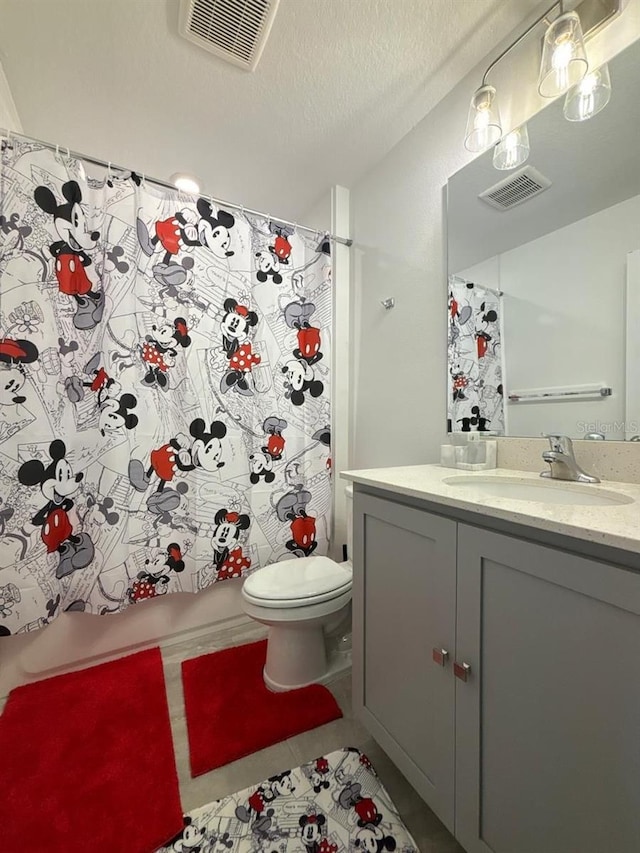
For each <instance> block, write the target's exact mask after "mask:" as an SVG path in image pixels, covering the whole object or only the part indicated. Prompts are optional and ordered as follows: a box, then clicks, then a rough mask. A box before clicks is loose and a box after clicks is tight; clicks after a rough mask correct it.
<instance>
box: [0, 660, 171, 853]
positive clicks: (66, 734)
mask: <svg viewBox="0 0 640 853" xmlns="http://www.w3.org/2000/svg"><path fill="white" fill-rule="evenodd" d="M0 756H1V758H0V762H1V764H2V778H3V780H4V781H3V784H2V795H1V796H0V827H1V830H0V837H1V838H2V843H1V845H0V846H1V848H2V850H7V851H8V850H24V849H25V847H28V848H29V849H30V850H42V851H44V850H46V851H47V853H63V851H64V853H68V852H69V851H72V850H73V851H75V850H91V851H92V853H113V851H114V850H123V849H126V850H127V853H149V850H154V849H155V848H156V847H159V846H160V845H161V844H163V843H165V842H166V840H167V839H168V838H171V836H172V835H175V834H176V833H177V832H179V831H180V829H181V828H182V825H183V824H182V809H181V805H180V792H179V789H178V777H177V773H176V765H175V760H174V755H173V740H172V737H171V726H170V723H169V709H168V706H167V697H166V692H165V684H164V673H163V669H162V658H161V655H160V649H150V650H149V651H144V652H140V653H139V654H135V655H129V656H127V657H125V658H121V659H120V660H115V661H111V662H109V663H105V664H101V665H100V666H93V667H90V668H89V669H83V670H80V671H79V672H72V673H69V674H66V675H58V676H56V677H55V678H48V679H46V680H44V681H38V682H35V683H34V684H27V685H25V686H24V687H18V688H16V689H15V690H12V691H11V693H10V694H9V699H8V701H7V704H6V707H5V709H4V712H3V714H2V716H0ZM123 839H125V848H123V846H122V844H123Z"/></svg>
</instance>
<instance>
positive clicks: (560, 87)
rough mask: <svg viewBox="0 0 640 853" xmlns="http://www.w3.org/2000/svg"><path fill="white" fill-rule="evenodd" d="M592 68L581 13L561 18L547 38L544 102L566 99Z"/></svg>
mask: <svg viewBox="0 0 640 853" xmlns="http://www.w3.org/2000/svg"><path fill="white" fill-rule="evenodd" d="M560 8H561V9H562V4H561V5H560ZM588 68H589V63H588V62H587V54H586V51H585V49H584V37H583V35H582V26H581V24H580V18H579V16H578V13H577V12H567V13H566V14H561V15H560V16H559V17H558V18H556V19H555V21H554V22H553V23H552V24H550V25H549V27H548V29H547V32H546V33H545V36H544V42H543V44H542V61H541V63H540V77H539V78H538V92H539V93H540V94H541V95H542V97H543V98H555V97H557V96H558V95H562V94H563V93H564V92H566V91H567V90H568V89H570V88H571V87H572V86H575V85H576V83H579V82H580V81H581V80H582V78H583V77H584V76H585V74H586V73H587V70H588Z"/></svg>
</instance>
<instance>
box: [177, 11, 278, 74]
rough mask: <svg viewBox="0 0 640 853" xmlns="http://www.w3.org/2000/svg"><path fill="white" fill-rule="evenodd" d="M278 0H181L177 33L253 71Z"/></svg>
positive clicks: (271, 22)
mask: <svg viewBox="0 0 640 853" xmlns="http://www.w3.org/2000/svg"><path fill="white" fill-rule="evenodd" d="M279 2H280V0H180V35H182V36H184V38H186V39H188V40H189V41H192V42H194V43H195V44H197V45H199V46H200V47H202V48H204V49H205V50H208V51H209V52H210V53H214V54H215V55H216V56H219V57H221V58H222V59H226V60H227V61H228V62H231V63H233V64H234V65H239V66H240V67H241V68H245V69H247V70H249V71H253V70H254V68H255V67H256V65H257V64H258V60H259V59H260V55H261V54H262V51H263V49H264V45H265V42H266V40H267V36H268V35H269V31H270V29H271V25H272V24H273V19H274V17H275V14H276V10H277V8H278V4H279Z"/></svg>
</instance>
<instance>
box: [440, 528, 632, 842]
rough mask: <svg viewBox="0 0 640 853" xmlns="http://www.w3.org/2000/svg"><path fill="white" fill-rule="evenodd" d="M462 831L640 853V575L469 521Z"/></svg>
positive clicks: (461, 689)
mask: <svg viewBox="0 0 640 853" xmlns="http://www.w3.org/2000/svg"><path fill="white" fill-rule="evenodd" d="M457 563H458V606H457V623H456V640H457V654H458V659H459V660H461V661H464V662H465V663H468V664H469V665H470V666H471V670H470V674H469V678H468V680H467V682H466V683H465V682H462V681H458V682H457V684H456V817H455V834H456V837H457V838H458V840H459V841H460V843H461V844H462V845H463V847H464V848H465V849H466V850H468V851H469V853H543V852H544V853H637V851H639V850H640V576H638V575H637V574H634V573H633V572H628V571H626V570H624V569H620V568H617V567H615V566H611V565H607V564H604V563H600V562H596V561H594V560H588V559H585V558H584V557H579V556H576V555H573V554H569V553H566V552H564V551H558V550H556V549H552V548H547V547H543V546H540V545H535V544H532V543H529V542H524V541H521V540H519V539H516V538H513V537H511V536H504V535H501V534H498V533H494V532H491V531H489V530H484V529H480V528H477V527H471V526H468V525H465V524H459V525H458V560H457Z"/></svg>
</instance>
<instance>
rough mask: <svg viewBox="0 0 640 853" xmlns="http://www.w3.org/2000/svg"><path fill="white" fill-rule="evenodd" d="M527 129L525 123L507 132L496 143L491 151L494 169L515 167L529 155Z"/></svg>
mask: <svg viewBox="0 0 640 853" xmlns="http://www.w3.org/2000/svg"><path fill="white" fill-rule="evenodd" d="M529 150H530V147H529V131H528V130H527V125H526V124H523V125H521V126H520V127H518V128H516V129H515V130H512V131H511V133H508V134H507V135H506V136H505V137H504V139H501V140H500V142H499V143H498V144H497V145H496V147H495V148H494V151H493V165H494V166H495V168H496V169H515V168H516V166H521V165H522V164H523V163H524V162H525V160H526V159H527V158H528V156H529Z"/></svg>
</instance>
